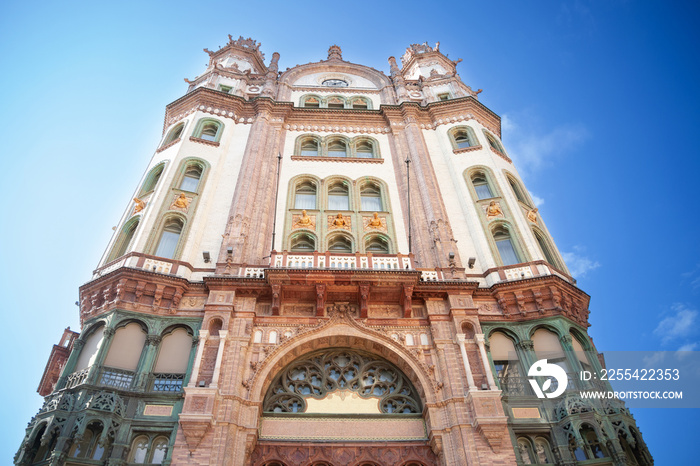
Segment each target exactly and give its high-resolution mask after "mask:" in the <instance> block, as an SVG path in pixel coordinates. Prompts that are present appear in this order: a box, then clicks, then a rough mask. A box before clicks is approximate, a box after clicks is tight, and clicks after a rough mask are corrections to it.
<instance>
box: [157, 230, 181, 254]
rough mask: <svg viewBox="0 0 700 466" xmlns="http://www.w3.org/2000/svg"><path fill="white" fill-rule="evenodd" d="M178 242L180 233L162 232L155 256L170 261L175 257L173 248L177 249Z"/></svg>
mask: <svg viewBox="0 0 700 466" xmlns="http://www.w3.org/2000/svg"><path fill="white" fill-rule="evenodd" d="M179 240H180V233H175V232H172V231H164V232H163V234H162V235H161V236H160V242H159V243H158V249H156V254H155V255H156V256H159V257H165V258H166V259H172V258H173V256H174V255H175V248H177V242H178V241H179Z"/></svg>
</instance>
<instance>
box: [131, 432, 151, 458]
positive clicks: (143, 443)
mask: <svg viewBox="0 0 700 466" xmlns="http://www.w3.org/2000/svg"><path fill="white" fill-rule="evenodd" d="M147 456H148V437H146V436H145V435H141V436H139V437H136V438H135V439H134V441H133V442H132V443H131V458H130V460H129V462H130V463H136V464H143V463H145V462H146V457H147Z"/></svg>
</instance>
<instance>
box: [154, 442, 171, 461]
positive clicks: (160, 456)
mask: <svg viewBox="0 0 700 466" xmlns="http://www.w3.org/2000/svg"><path fill="white" fill-rule="evenodd" d="M167 452H168V444H167V443H166V442H165V441H163V440H160V441H158V442H157V443H156V445H155V446H154V447H153V459H152V460H151V464H163V460H164V459H165V454H166V453H167Z"/></svg>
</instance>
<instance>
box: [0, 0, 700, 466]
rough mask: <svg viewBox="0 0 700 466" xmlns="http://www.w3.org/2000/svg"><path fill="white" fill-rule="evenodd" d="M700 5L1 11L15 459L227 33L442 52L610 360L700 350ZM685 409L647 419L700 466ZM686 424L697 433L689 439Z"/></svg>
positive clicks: (373, 52)
mask: <svg viewBox="0 0 700 466" xmlns="http://www.w3.org/2000/svg"><path fill="white" fill-rule="evenodd" d="M699 20H700V14H699V9H698V5H697V3H696V2H690V1H689V2H668V3H661V2H655V3H653V2H640V1H631V0H626V1H615V0H608V1H584V0H577V1H553V0H542V1H537V2H510V1H491V2H468V1H465V2H459V3H456V2H455V3H452V2H432V3H431V2H413V1H402V2H364V1H357V2H318V1H307V2H303V3H302V4H299V3H296V2H280V3H272V2H268V3H264V2H245V3H244V2H240V3H238V2H217V1H210V2H207V3H206V4H204V3H200V4H196V3H192V2H180V1H170V2H128V1H126V2H119V3H116V2H115V4H114V5H109V4H107V3H106V2H70V1H66V2H60V3H58V2H42V1H39V2H22V3H20V2H17V1H12V2H5V3H4V4H3V5H2V7H0V51H1V52H2V55H1V56H2V62H3V67H2V68H3V69H2V73H0V103H1V104H0V105H2V112H0V134H1V135H2V136H3V137H2V141H3V144H2V149H0V154H1V155H0V157H1V159H2V162H3V166H4V169H3V170H2V172H1V173H0V181H1V183H2V186H3V187H4V188H5V189H4V190H3V206H4V211H5V215H4V216H3V220H2V221H1V222H2V223H0V263H2V264H3V267H2V270H1V271H0V274H2V276H1V277H0V278H1V280H0V296H2V306H3V309H4V312H3V315H4V322H5V325H6V332H5V338H4V339H3V341H2V351H3V354H4V355H5V357H4V358H3V360H4V361H6V364H7V365H8V366H9V367H7V369H6V378H5V383H3V384H2V389H0V390H2V394H3V401H4V402H3V407H2V413H3V415H2V417H3V422H2V423H1V427H0V428H1V429H2V430H3V433H4V435H2V440H0V449H1V450H0V458H7V459H3V460H0V462H3V463H6V462H8V461H9V458H11V457H12V455H13V454H14V452H15V451H16V449H17V447H18V445H19V442H20V440H21V437H22V435H23V429H24V427H25V426H26V423H27V422H28V421H29V419H30V418H31V416H33V415H34V414H35V413H36V411H37V410H38V408H39V406H40V404H41V399H40V397H39V396H38V395H37V394H36V393H35V390H36V387H37V385H38V382H39V379H40V377H41V372H42V370H43V367H44V364H45V363H46V360H47V357H48V355H49V352H50V349H51V345H52V344H54V343H56V342H57V341H58V339H59V338H60V336H61V333H62V331H63V329H64V328H65V327H67V326H68V325H70V326H71V328H73V329H77V328H78V327H79V324H78V314H77V308H76V306H75V305H74V304H73V303H74V302H75V301H76V300H77V299H78V287H79V286H80V285H81V284H83V283H84V282H86V281H87V280H88V279H89V278H90V273H91V271H92V270H93V269H94V268H95V266H96V265H97V262H98V260H99V258H100V256H101V254H102V252H103V250H104V248H105V246H106V244H107V242H108V240H109V238H110V236H111V233H112V229H111V228H112V226H114V225H116V223H117V222H118V220H119V217H120V215H121V213H122V211H123V209H124V208H125V206H126V205H127V203H128V201H129V200H130V195H131V194H132V192H133V190H134V189H135V187H136V184H137V183H138V180H139V178H140V177H141V175H142V173H143V171H144V169H145V167H146V165H147V163H148V161H149V159H150V157H151V155H152V154H153V151H154V149H155V148H156V145H157V143H158V141H159V139H160V134H161V130H162V124H163V115H164V107H165V105H167V104H168V103H169V102H171V101H173V100H175V99H177V98H178V97H179V96H181V95H182V94H183V93H184V92H185V91H186V84H185V83H184V81H183V78H190V79H191V78H193V77H194V76H196V75H198V74H199V73H201V72H202V71H203V70H204V67H205V65H206V63H207V55H206V54H205V53H204V52H202V49H203V48H204V47H207V48H210V49H216V48H217V47H218V46H220V45H224V44H225V43H226V40H227V34H232V35H233V36H234V37H238V36H239V35H243V36H244V37H252V38H255V39H257V40H258V41H260V42H262V48H261V49H262V51H263V52H264V53H265V55H266V58H267V60H268V61H269V59H270V57H271V55H272V53H273V52H275V51H276V52H279V53H280V55H281V58H280V69H281V70H284V69H285V68H287V67H292V66H295V65H297V64H302V63H307V62H311V61H318V60H322V59H325V58H326V54H327V49H328V46H330V45H331V44H337V45H339V46H341V47H342V49H343V57H344V59H345V60H348V61H352V62H356V63H361V64H364V65H369V66H372V67H375V68H377V69H380V70H383V71H385V72H387V73H388V71H389V66H388V63H387V58H388V57H389V56H391V55H394V56H397V57H398V56H400V55H401V54H402V53H403V51H404V50H405V48H406V46H408V45H409V44H411V43H416V42H424V41H428V42H429V43H431V44H434V43H435V42H437V41H440V43H441V46H440V49H441V51H443V52H444V53H447V54H449V56H450V58H452V59H457V58H462V59H463V61H462V62H461V63H460V64H459V65H458V68H457V70H458V72H459V73H460V76H461V77H462V80H463V81H464V82H465V83H467V84H468V85H470V86H472V87H473V88H474V89H479V88H483V89H484V92H483V93H482V94H480V100H481V102H483V103H484V104H485V105H487V106H488V107H489V108H490V109H492V110H493V111H494V112H496V113H497V114H499V115H501V116H502V118H503V141H504V145H505V147H506V150H508V151H509V153H510V155H511V156H512V158H513V159H514V162H515V164H516V166H517V167H518V169H519V171H520V173H521V175H522V176H523V178H524V180H525V184H526V186H527V187H528V189H529V190H530V191H531V192H532V194H533V195H534V196H536V197H537V198H539V199H540V203H541V205H540V213H541V214H542V216H543V217H544V219H545V221H546V222H547V225H548V228H549V230H550V232H551V233H552V235H553V237H554V240H555V241H556V243H557V245H558V247H559V249H560V250H561V251H562V253H563V254H564V256H565V258H566V259H567V263H568V265H569V268H570V269H571V270H572V272H573V273H574V274H575V275H576V276H577V278H578V279H579V286H580V287H581V288H582V289H583V290H584V291H585V292H587V293H588V294H590V295H591V297H592V298H591V306H590V309H591V317H590V321H591V324H592V327H591V329H590V334H591V336H592V337H593V339H594V342H595V344H596V345H597V347H598V349H599V350H600V351H603V352H605V351H617V350H635V351H637V350H639V351H641V350H644V351H657V350H667V351H673V350H678V349H680V348H684V349H690V350H700V346H698V345H699V343H700V325H699V322H700V314H699V312H698V309H700V299H699V297H700V242H699V241H698V237H700V231H698V230H699V228H698V213H699V212H698V207H697V203H696V198H697V194H696V190H697V186H698V182H697V178H698V175H700V173H699V168H700V162H699V159H700V157H699V156H700V154H699V153H698V152H699V151H698V149H697V147H698V145H697V144H696V141H695V137H696V134H697V127H698V124H699V123H700V121H699V120H700V118H699V116H698V108H700V105H699V104H700V98H699V97H700V96H699V91H698V89H699V86H698V83H700V72H699V71H698V70H699V69H700V67H698V66H697V60H698V57H699V56H700V53H699V50H698V48H700V37H699V33H698V30H699V29H700V28H698V26H699V25H700V21H699ZM695 414H696V411H693V412H690V411H689V410H683V409H676V410H672V409H637V410H635V411H634V415H635V417H636V418H637V420H638V423H639V426H640V428H641V430H642V432H643V435H644V438H645V440H646V442H647V444H648V445H649V448H650V450H651V452H652V454H653V455H654V457H655V459H656V461H657V463H656V464H659V465H664V464H690V463H692V462H694V461H696V458H697V455H696V453H695V452H694V451H690V448H688V446H689V445H692V444H695V443H696V438H697V434H698V432H700V429H698V427H697V425H696V424H695V422H696V421H695V420H694V419H693V418H692V417H690V418H689V416H693V415H695ZM680 426H682V427H683V428H680Z"/></svg>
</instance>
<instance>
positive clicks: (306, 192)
mask: <svg viewBox="0 0 700 466" xmlns="http://www.w3.org/2000/svg"><path fill="white" fill-rule="evenodd" d="M294 208H295V209H308V210H313V209H315V208H316V185H315V184H313V183H311V182H310V181H305V182H303V183H301V184H300V185H298V186H297V188H296V192H295V193H294Z"/></svg>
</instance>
